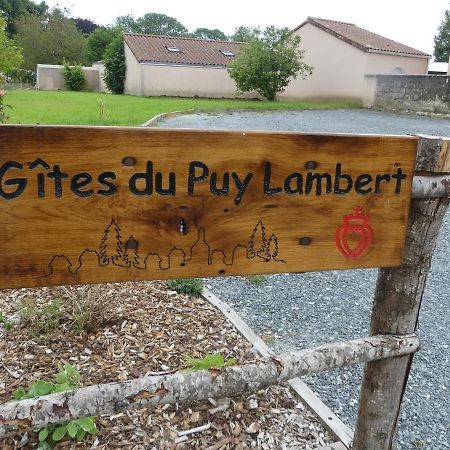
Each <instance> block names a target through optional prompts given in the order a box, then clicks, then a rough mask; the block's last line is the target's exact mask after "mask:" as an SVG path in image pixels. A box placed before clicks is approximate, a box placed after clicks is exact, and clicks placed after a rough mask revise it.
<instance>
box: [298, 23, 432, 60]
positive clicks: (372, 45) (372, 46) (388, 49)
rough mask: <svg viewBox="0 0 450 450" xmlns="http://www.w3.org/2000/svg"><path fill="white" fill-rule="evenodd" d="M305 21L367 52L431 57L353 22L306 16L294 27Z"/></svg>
mask: <svg viewBox="0 0 450 450" xmlns="http://www.w3.org/2000/svg"><path fill="white" fill-rule="evenodd" d="M306 23H310V24H312V25H316V26H317V27H319V28H321V29H322V30H324V31H327V32H328V33H330V34H332V35H333V36H335V37H337V38H339V39H342V40H344V41H345V42H347V43H349V44H351V45H353V46H355V47H357V48H359V49H360V50H363V51H365V52H368V53H398V54H401V55H405V56H419V57H422V58H430V57H431V56H430V55H429V54H427V53H424V52H421V51H420V50H417V49H415V48H412V47H409V46H408V45H404V44H401V43H400V42H396V41H393V40H392V39H388V38H385V37H383V36H380V35H379V34H376V33H372V32H371V31H367V30H364V29H363V28H360V27H357V26H356V25H354V24H353V23H347V22H338V21H335V20H327V19H319V18H316V17H308V19H307V20H306V21H305V22H303V23H302V24H301V25H299V26H298V27H297V28H296V29H299V28H300V27H302V26H303V25H304V24H306Z"/></svg>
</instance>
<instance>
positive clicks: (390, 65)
mask: <svg viewBox="0 0 450 450" xmlns="http://www.w3.org/2000/svg"><path fill="white" fill-rule="evenodd" d="M395 69H400V71H401V72H398V71H397V72H396V73H394V70H395ZM427 71H428V59H427V58H414V57H412V56H401V55H387V54H382V53H369V57H368V58H367V67H366V74H367V75H396V74H397V75H400V74H401V75H426V74H427Z"/></svg>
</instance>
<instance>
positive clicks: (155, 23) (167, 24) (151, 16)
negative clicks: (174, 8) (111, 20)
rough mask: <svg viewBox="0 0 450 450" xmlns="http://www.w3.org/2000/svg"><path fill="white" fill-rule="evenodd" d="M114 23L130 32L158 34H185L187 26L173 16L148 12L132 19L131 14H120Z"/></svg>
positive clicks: (186, 33)
mask: <svg viewBox="0 0 450 450" xmlns="http://www.w3.org/2000/svg"><path fill="white" fill-rule="evenodd" d="M116 24H117V25H118V26H120V27H122V28H123V30H124V31H128V32H131V33H145V34H158V35H162V36H187V35H188V30H187V28H186V27H185V26H184V25H182V24H181V23H180V22H178V20H177V19H175V18H173V17H169V16H166V15H165V14H158V13H148V14H144V15H143V16H142V17H139V18H137V19H134V18H133V16H130V15H127V16H120V17H118V18H117V19H116Z"/></svg>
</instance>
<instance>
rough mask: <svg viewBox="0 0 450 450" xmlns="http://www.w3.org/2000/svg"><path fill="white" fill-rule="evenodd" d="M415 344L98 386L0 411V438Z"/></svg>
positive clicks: (250, 387) (393, 339)
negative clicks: (28, 429) (18, 431)
mask: <svg viewBox="0 0 450 450" xmlns="http://www.w3.org/2000/svg"><path fill="white" fill-rule="evenodd" d="M418 348H419V340H418V338H417V336H415V335H409V336H375V337H370V338H365V339H356V340H353V341H348V342H341V343H333V344H327V345H322V346H320V347H316V348H312V349H307V350H301V351H298V352H291V353H286V354H283V355H280V356H279V357H272V358H267V359H264V360H262V361H260V362H257V363H255V364H246V365H243V366H241V367H238V366H233V367H228V368H226V369H224V370H218V369H210V370H209V371H208V370H203V371H197V372H190V373H183V372H177V373H174V374H170V375H163V376H147V377H142V378H137V379H135V380H130V381H125V382H117V383H108V384H98V385H94V386H88V387H85V388H80V389H76V390H73V391H69V392H62V393H60V394H51V395H46V396H43V397H38V398H33V399H29V400H21V401H12V402H9V403H5V404H2V405H0V438H2V437H4V436H6V434H7V433H8V432H12V431H17V430H18V429H20V428H21V427H25V428H26V427H31V426H32V427H43V426H45V425H47V424H48V423H61V422H65V421H68V420H74V419H78V418H80V417H85V416H96V415H101V414H114V413H117V412H119V411H122V410H124V409H133V408H141V407H142V406H155V405H158V404H173V403H177V402H180V401H185V400H188V401H194V400H203V399H207V398H221V397H228V396H236V395H241V394H244V393H252V392H257V391H259V390H260V389H263V388H266V387H268V386H272V385H274V384H280V383H282V382H284V381H288V380H291V379H292V378H295V377H298V376H304V375H311V374H313V373H318V372H323V371H324V370H329V369H333V368H337V367H344V366H347V365H350V364H355V363H361V362H367V361H375V360H378V359H382V358H392V357H394V356H401V355H408V354H410V353H411V352H415V351H417V350H418Z"/></svg>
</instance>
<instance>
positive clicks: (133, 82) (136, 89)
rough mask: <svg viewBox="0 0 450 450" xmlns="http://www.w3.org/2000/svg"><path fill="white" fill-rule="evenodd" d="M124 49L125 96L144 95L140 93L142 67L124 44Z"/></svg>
mask: <svg viewBox="0 0 450 450" xmlns="http://www.w3.org/2000/svg"><path fill="white" fill-rule="evenodd" d="M124 48H125V65H126V70H125V89H124V92H125V94H131V95H144V94H143V91H142V67H141V65H140V64H139V63H138V61H137V59H136V58H135V57H134V55H133V53H132V52H131V50H130V47H128V45H127V44H126V43H124Z"/></svg>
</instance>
